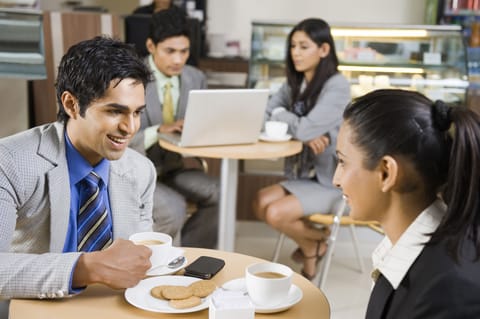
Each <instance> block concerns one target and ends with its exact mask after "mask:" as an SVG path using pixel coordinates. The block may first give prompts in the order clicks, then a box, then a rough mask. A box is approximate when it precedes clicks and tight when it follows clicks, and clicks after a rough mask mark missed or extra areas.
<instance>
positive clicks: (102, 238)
mask: <svg viewBox="0 0 480 319" xmlns="http://www.w3.org/2000/svg"><path fill="white" fill-rule="evenodd" d="M100 181H101V178H100V176H98V175H97V174H96V173H95V172H94V171H92V172H90V174H88V175H87V176H86V177H85V178H84V179H83V180H82V181H81V184H80V194H79V195H80V196H79V197H80V209H79V211H78V217H77V250H78V251H84V252H89V251H96V250H102V249H104V248H106V247H108V246H110V244H111V243H112V228H111V225H110V223H109V222H108V218H107V217H108V211H107V206H106V203H105V198H104V196H103V195H104V194H103V193H102V192H100V187H99V183H100Z"/></svg>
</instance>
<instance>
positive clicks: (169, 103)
mask: <svg viewBox="0 0 480 319" xmlns="http://www.w3.org/2000/svg"><path fill="white" fill-rule="evenodd" d="M162 116H163V124H171V123H173V122H174V121H175V116H174V114H173V98H172V83H170V82H167V83H165V88H164V90H163V107H162Z"/></svg>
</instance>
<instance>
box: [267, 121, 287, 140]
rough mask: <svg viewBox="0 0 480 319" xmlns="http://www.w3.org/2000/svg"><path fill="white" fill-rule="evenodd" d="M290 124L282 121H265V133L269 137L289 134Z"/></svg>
mask: <svg viewBox="0 0 480 319" xmlns="http://www.w3.org/2000/svg"><path fill="white" fill-rule="evenodd" d="M287 131H288V124H287V123H285V122H280V121H267V122H265V133H266V134H267V136H269V137H273V138H282V137H284V136H285V135H286V134H287Z"/></svg>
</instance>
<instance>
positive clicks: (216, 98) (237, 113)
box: [159, 89, 269, 147]
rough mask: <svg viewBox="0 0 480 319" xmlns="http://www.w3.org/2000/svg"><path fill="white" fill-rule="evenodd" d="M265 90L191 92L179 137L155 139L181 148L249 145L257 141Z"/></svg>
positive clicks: (261, 121)
mask: <svg viewBox="0 0 480 319" xmlns="http://www.w3.org/2000/svg"><path fill="white" fill-rule="evenodd" d="M268 94H269V90H263V89H225V90H192V91H190V92H189V96H188V104H187V111H186V113H185V119H184V123H183V131H182V133H181V134H164V133H160V135H159V137H160V138H161V139H163V140H165V141H167V142H169V143H172V144H175V145H178V146H181V147H190V146H211V145H234V144H250V143H255V142H257V141H258V137H259V135H260V130H261V128H262V124H263V118H264V114H265V108H266V106H267V101H268Z"/></svg>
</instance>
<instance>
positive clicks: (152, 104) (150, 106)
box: [145, 82, 163, 126]
mask: <svg viewBox="0 0 480 319" xmlns="http://www.w3.org/2000/svg"><path fill="white" fill-rule="evenodd" d="M145 101H146V104H147V107H146V108H145V112H146V115H147V118H148V122H149V125H148V126H152V125H156V124H159V123H160V124H161V123H162V122H163V119H162V105H161V104H160V98H159V96H158V92H157V86H156V84H155V82H150V83H148V84H147V89H146V93H145Z"/></svg>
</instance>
